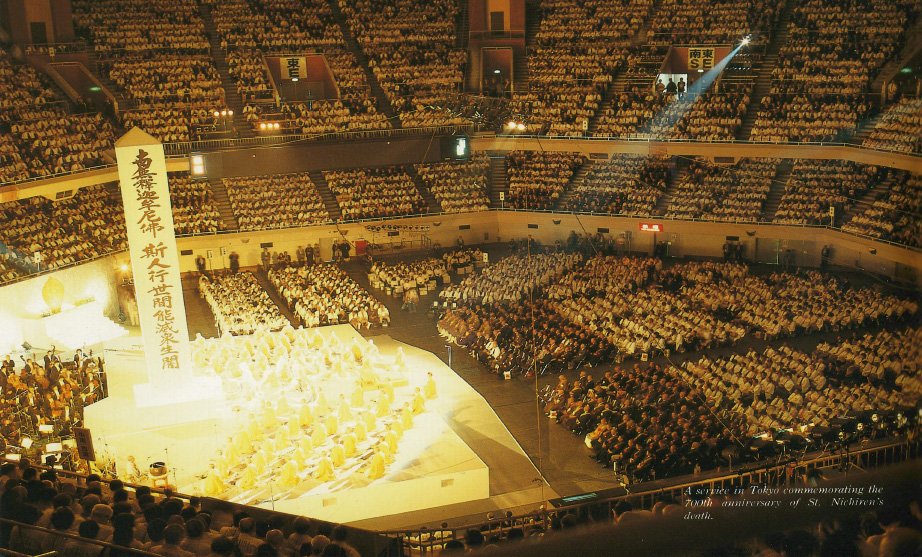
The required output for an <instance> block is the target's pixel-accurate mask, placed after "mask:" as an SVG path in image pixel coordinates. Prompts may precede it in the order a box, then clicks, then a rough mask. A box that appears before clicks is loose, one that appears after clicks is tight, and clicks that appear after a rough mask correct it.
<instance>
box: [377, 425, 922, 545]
mask: <svg viewBox="0 0 922 557" xmlns="http://www.w3.org/2000/svg"><path fill="white" fill-rule="evenodd" d="M920 449H922V447H920V444H919V441H918V440H914V441H909V440H898V441H893V440H890V441H887V442H884V443H882V444H880V445H878V446H874V447H861V448H859V449H857V450H851V451H839V452H835V453H827V452H825V451H823V452H820V453H818V454H817V453H814V455H812V456H811V457H810V458H808V459H806V460H800V461H794V460H793V459H790V460H787V461H784V462H775V463H772V462H763V463H758V464H751V465H747V466H746V467H745V468H744V469H740V470H738V471H736V472H733V471H732V470H730V471H728V472H723V473H721V472H715V473H714V475H712V476H711V477H709V478H706V479H694V480H692V481H681V480H679V481H676V482H675V483H673V484H671V485H669V486H668V487H658V486H657V487H655V488H654V487H648V488H644V486H642V485H641V486H639V487H632V488H631V492H630V493H627V494H626V495H617V496H609V497H605V496H604V494H600V493H587V494H583V495H580V496H574V497H573V498H572V499H573V500H574V501H575V502H574V504H568V503H567V502H566V500H565V499H559V500H552V501H551V503H552V505H551V506H552V507H553V508H552V509H547V508H545V507H543V506H542V508H541V509H539V510H538V511H535V512H532V513H528V514H523V515H516V516H511V517H498V518H497V519H495V520H490V521H483V522H477V523H473V524H465V525H462V526H453V527H451V528H445V529H440V528H432V529H429V528H417V529H412V530H389V531H382V532H379V534H383V535H387V536H390V537H393V538H394V540H395V541H394V543H393V544H392V545H391V547H394V548H395V550H396V551H398V553H390V554H388V555H393V556H397V555H399V556H401V557H413V556H416V555H432V554H434V553H435V552H436V551H438V550H440V549H441V548H442V547H443V546H444V544H445V542H447V541H449V540H463V539H464V535H465V533H466V532H467V531H468V530H478V531H481V532H482V533H483V534H484V537H485V538H489V537H491V536H493V535H503V534H505V533H508V531H509V530H511V529H513V528H522V527H523V526H527V525H531V524H537V525H541V526H542V527H543V528H544V530H545V531H550V525H551V519H552V518H553V517H554V515H555V514H557V512H558V511H566V512H569V513H576V514H577V515H578V516H584V517H585V516H588V515H592V516H608V517H611V516H613V511H614V509H615V506H616V505H618V504H619V503H621V502H627V503H629V504H630V506H631V509H632V510H635V511H636V510H650V509H652V508H653V505H654V504H655V503H656V502H657V501H660V500H663V499H672V500H673V501H675V502H676V503H678V504H680V505H681V504H682V502H683V501H684V500H685V499H686V493H688V492H690V491H693V490H694V488H706V489H707V490H708V492H709V493H713V492H714V491H715V490H717V489H723V490H726V489H728V488H730V487H740V486H749V485H761V486H778V485H784V484H787V483H788V481H789V479H790V478H792V477H803V476H805V475H806V474H807V473H808V472H811V471H813V470H824V469H830V468H836V467H840V468H846V467H851V466H858V467H860V468H877V467H880V466H884V465H890V464H897V463H899V462H904V461H907V460H911V459H915V458H919V457H920V456H922V451H920ZM568 499H569V498H568ZM554 503H556V505H555V504H554Z"/></svg>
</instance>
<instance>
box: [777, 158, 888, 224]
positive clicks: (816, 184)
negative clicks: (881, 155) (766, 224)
mask: <svg viewBox="0 0 922 557" xmlns="http://www.w3.org/2000/svg"><path fill="white" fill-rule="evenodd" d="M886 173H887V169H886V168H878V167H876V166H868V165H864V164H859V163H855V162H850V161H840V160H816V159H801V160H797V162H796V163H795V165H794V170H792V171H791V175H790V177H789V178H788V182H787V184H785V191H784V196H783V197H782V198H781V204H780V205H779V206H778V210H777V212H775V217H774V219H773V222H775V223H778V224H829V223H830V222H831V220H830V215H829V210H830V208H833V209H835V217H836V218H841V217H842V216H843V215H844V214H845V213H846V212H847V211H848V210H849V209H850V208H851V207H852V205H854V203H855V202H856V200H857V199H858V198H860V197H861V196H862V195H864V193H865V192H866V191H867V190H868V189H869V188H870V185H871V184H872V183H877V182H879V181H880V180H881V179H882V178H883V176H885V175H886Z"/></svg>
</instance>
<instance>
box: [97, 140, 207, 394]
mask: <svg viewBox="0 0 922 557" xmlns="http://www.w3.org/2000/svg"><path fill="white" fill-rule="evenodd" d="M115 157H116V159H117V161H118V177H119V181H120V183H121V190H122V202H123V203H124V205H125V224H126V227H127V232H128V251H129V254H130V255H131V266H132V269H133V271H134V287H135V291H136V293H137V300H138V311H139V314H140V318H141V334H142V336H143V338H144V352H145V358H146V360H147V373H148V376H149V377H150V382H151V384H154V385H161V386H167V384H170V385H169V386H171V387H174V388H176V387H180V385H179V384H177V383H176V381H177V380H179V379H188V378H189V377H191V375H192V367H191V364H192V359H191V357H190V352H189V332H188V331H189V330H188V328H187V326H186V308H185V306H184V305H183V296H182V280H181V278H180V274H179V252H178V251H177V250H176V233H175V230H174V229H173V210H172V206H171V205H172V204H171V203H170V190H169V186H168V184H167V173H166V160H165V158H164V155H163V145H162V144H161V143H160V142H159V141H157V140H156V139H154V138H153V137H151V136H150V135H148V134H147V133H145V132H143V131H141V130H140V129H139V128H132V129H131V130H130V131H129V132H128V133H126V134H125V135H123V136H122V138H121V139H119V140H118V141H117V142H116V143H115Z"/></svg>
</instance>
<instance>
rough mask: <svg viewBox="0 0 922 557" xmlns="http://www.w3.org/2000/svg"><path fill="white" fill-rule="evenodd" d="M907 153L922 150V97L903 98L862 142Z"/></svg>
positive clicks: (865, 144) (889, 109) (866, 144)
mask: <svg viewBox="0 0 922 557" xmlns="http://www.w3.org/2000/svg"><path fill="white" fill-rule="evenodd" d="M862 145H864V146H865V147H871V148H874V149H889V150H892V151H904V152H907V153H919V152H920V151H922V99H910V98H904V99H901V100H900V102H899V103H897V104H895V105H893V106H891V107H890V108H888V109H887V111H886V112H885V113H884V115H883V117H882V118H881V120H880V122H878V123H877V125H876V126H874V129H873V130H872V131H871V135H870V136H868V138H867V139H865V140H864V143H863V144H862Z"/></svg>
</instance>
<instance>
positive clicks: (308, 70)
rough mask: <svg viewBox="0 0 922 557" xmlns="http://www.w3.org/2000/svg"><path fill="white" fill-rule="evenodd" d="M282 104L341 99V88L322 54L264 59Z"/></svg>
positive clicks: (268, 57)
mask: <svg viewBox="0 0 922 557" xmlns="http://www.w3.org/2000/svg"><path fill="white" fill-rule="evenodd" d="M264 59H265V62H266V66H267V67H268V68H269V75H270V76H271V77H272V81H273V83H274V85H275V90H276V93H277V95H278V98H279V99H280V100H281V101H282V102H311V101H325V100H335V99H338V98H339V87H337V85H336V80H335V79H333V72H332V71H330V66H329V65H328V64H327V61H326V58H325V57H324V55H323V54H289V55H277V56H266V57H264Z"/></svg>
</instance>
